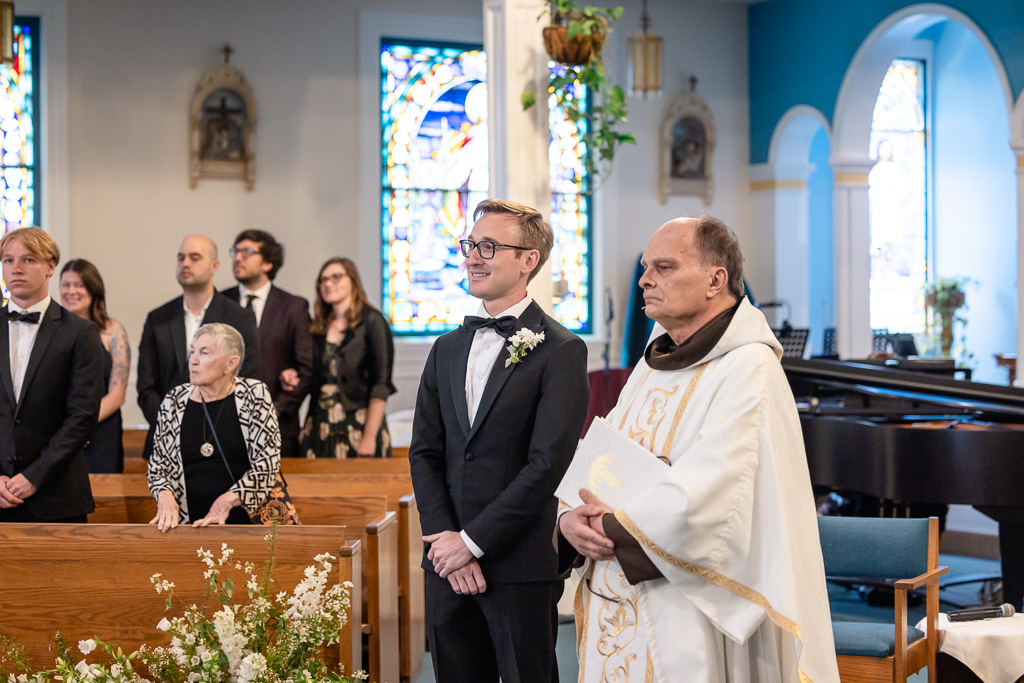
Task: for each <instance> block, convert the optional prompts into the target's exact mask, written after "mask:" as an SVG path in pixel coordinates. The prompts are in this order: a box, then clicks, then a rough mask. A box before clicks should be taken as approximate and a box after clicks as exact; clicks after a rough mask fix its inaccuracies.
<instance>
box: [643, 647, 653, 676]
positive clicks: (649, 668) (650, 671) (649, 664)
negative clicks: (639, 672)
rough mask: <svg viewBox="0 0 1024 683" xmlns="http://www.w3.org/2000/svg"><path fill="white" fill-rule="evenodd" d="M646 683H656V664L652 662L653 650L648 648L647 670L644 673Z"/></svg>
mask: <svg viewBox="0 0 1024 683" xmlns="http://www.w3.org/2000/svg"><path fill="white" fill-rule="evenodd" d="M644 683H654V662H653V661H651V648H650V647H648V648H647V670H646V671H644Z"/></svg>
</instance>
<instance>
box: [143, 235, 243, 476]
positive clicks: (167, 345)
mask: <svg viewBox="0 0 1024 683" xmlns="http://www.w3.org/2000/svg"><path fill="white" fill-rule="evenodd" d="M219 266H220V261H218V260H217V245H215V244H214V243H213V240H211V239H210V238H209V237H206V236H204V235H189V236H187V237H186V238H185V239H183V240H182V241H181V246H180V247H179V248H178V266H177V271H176V272H177V278H178V284H179V285H181V291H182V295H181V296H179V297H177V298H176V299H171V300H170V301H168V302H167V303H166V304H164V305H163V306H160V307H159V308H155V309H153V310H152V311H150V312H149V315H147V316H146V324H145V325H144V326H143V328H142V339H141V340H140V341H139V367H138V381H137V382H136V388H137V390H138V393H139V407H140V408H142V414H143V415H145V416H146V420H147V421H148V422H149V434H148V435H147V436H146V445H145V447H144V449H143V451H142V455H143V457H145V458H147V459H148V458H149V455H150V453H152V452H153V433H154V432H155V431H156V416H157V412H158V411H159V410H160V402H161V401H163V400H164V396H165V395H166V394H167V392H168V391H170V390H171V389H173V388H174V387H176V386H178V385H179V384H184V383H185V382H187V381H188V377H189V374H188V349H189V345H190V344H191V343H192V335H194V334H195V332H196V330H198V329H199V328H200V327H201V326H202V325H204V324H206V323H226V324H228V325H231V326H232V327H234V328H235V329H236V330H238V331H239V332H240V333H241V335H242V339H243V340H244V341H245V360H243V361H242V369H241V371H239V373H238V375H239V377H256V376H257V368H258V365H259V341H258V339H257V337H256V318H255V317H254V316H253V314H252V311H251V310H249V311H247V310H243V309H242V308H241V307H240V306H239V305H238V304H236V303H234V302H232V301H229V300H228V298H227V297H225V296H224V295H223V294H220V293H219V292H217V290H216V289H215V288H214V286H213V275H214V273H216V272H217V268H218V267H219Z"/></svg>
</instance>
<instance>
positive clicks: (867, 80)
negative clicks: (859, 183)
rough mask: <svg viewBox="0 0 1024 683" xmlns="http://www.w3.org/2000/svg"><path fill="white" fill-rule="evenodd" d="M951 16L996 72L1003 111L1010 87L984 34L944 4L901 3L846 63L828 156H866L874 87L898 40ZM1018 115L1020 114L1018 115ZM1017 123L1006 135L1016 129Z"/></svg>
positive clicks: (903, 40) (1009, 104)
mask: <svg viewBox="0 0 1024 683" xmlns="http://www.w3.org/2000/svg"><path fill="white" fill-rule="evenodd" d="M945 20H952V21H955V22H957V23H958V24H961V25H962V26H963V27H964V28H966V29H968V30H969V31H970V32H971V33H972V34H974V37H976V38H977V39H978V41H979V42H981V45H982V47H984V48H985V52H986V53H987V54H988V57H989V59H990V60H991V61H992V64H993V65H994V66H995V70H996V74H997V75H998V77H999V83H1000V86H1001V87H1002V91H1003V99H1004V101H1005V102H1006V112H1007V114H1008V115H1009V114H1010V112H1011V110H1012V109H1013V108H1014V107H1013V104H1014V102H1013V91H1012V90H1011V89H1010V80H1009V78H1007V76H1006V68H1005V67H1004V66H1003V62H1002V60H1001V59H1000V58H999V53H998V52H996V49H995V47H993V46H992V42H991V41H990V40H989V39H988V36H987V35H985V33H984V32H983V31H982V30H981V29H980V28H979V27H978V25H977V24H975V23H974V22H973V21H972V20H971V19H970V18H969V17H968V16H967V15H966V14H964V13H963V12H960V11H958V10H955V9H953V8H952V7H947V6H946V5H939V4H936V3H922V4H917V5H910V6H909V7H904V8H903V9H901V10H899V11H898V12H894V13H893V14H890V15H889V16H888V17H887V18H886V19H884V20H883V21H882V22H881V23H880V24H878V26H876V27H875V28H874V30H873V31H871V33H869V34H868V37H867V38H865V39H864V42H863V43H861V46H860V47H859V48H858V49H857V53H856V54H855V55H854V57H853V60H852V61H851V62H850V66H849V68H847V70H846V74H845V75H844V76H843V83H842V85H841V86H840V88H839V96H838V97H837V98H836V108H835V112H834V114H833V117H832V118H833V123H834V126H833V130H834V131H835V137H834V142H835V146H834V147H833V149H832V154H833V157H834V158H835V159H837V160H841V162H863V161H866V160H867V159H868V138H869V135H870V133H871V117H872V114H873V112H874V109H875V100H876V99H878V90H879V88H880V87H881V86H882V79H883V78H884V77H885V72H886V70H887V69H888V68H889V64H890V63H892V60H893V59H895V58H896V57H898V56H899V52H900V50H901V49H902V48H903V46H904V45H906V43H907V42H908V41H910V40H912V39H913V38H914V37H915V36H917V35H918V34H919V33H921V31H924V30H925V29H927V28H928V27H930V26H934V25H935V24H937V23H939V22H941V21H945ZM1021 116H1022V117H1024V114H1022V115H1021ZM1021 130H1022V128H1018V129H1016V130H1015V131H1014V132H1013V133H1011V134H1017V132H1019V131H1021Z"/></svg>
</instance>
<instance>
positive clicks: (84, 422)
mask: <svg viewBox="0 0 1024 683" xmlns="http://www.w3.org/2000/svg"><path fill="white" fill-rule="evenodd" d="M0 260H2V261H3V274H4V282H5V283H6V285H7V288H8V290H9V291H10V292H11V299H10V301H9V302H8V304H7V305H6V306H4V307H3V309H2V310H3V318H4V320H5V324H4V326H3V330H2V331H0V522H83V523H84V522H85V521H86V515H88V514H89V513H90V512H92V511H93V499H92V490H91V489H90V487H89V472H88V469H87V468H86V464H85V456H84V455H82V448H83V447H84V446H85V442H86V441H88V439H89V435H90V434H92V430H93V428H94V427H95V426H96V418H97V417H99V413H100V401H101V400H102V399H103V394H104V393H106V386H104V384H103V365H102V360H101V356H100V343H101V342H100V334H99V330H98V329H97V327H96V325H95V324H93V323H92V322H90V321H89V320H86V319H84V318H79V317H78V316H76V315H74V314H72V313H70V312H68V311H67V310H65V309H64V308H62V307H61V306H60V304H58V303H57V302H56V301H53V300H52V299H51V298H50V294H49V282H50V276H52V275H53V271H54V269H55V268H56V267H57V264H58V263H59V262H60V249H58V248H57V243H56V242H54V241H53V238H52V237H50V236H49V235H48V234H47V233H45V232H44V231H42V230H40V229H39V228H22V229H20V230H15V231H13V232H10V233H8V234H7V235H5V236H4V237H3V239H0Z"/></svg>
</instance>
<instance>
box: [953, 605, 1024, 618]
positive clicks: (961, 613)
mask: <svg viewBox="0 0 1024 683" xmlns="http://www.w3.org/2000/svg"><path fill="white" fill-rule="evenodd" d="M1013 614H1014V609H1013V605H1011V604H1010V603H1008V602H1004V603H1003V604H1002V605H999V606H998V607H968V608H967V609H956V610H953V611H952V612H950V613H949V620H950V621H976V620H978V619H994V618H995V617H1012V616H1013Z"/></svg>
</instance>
